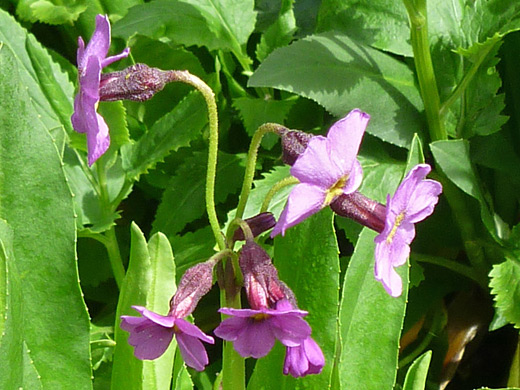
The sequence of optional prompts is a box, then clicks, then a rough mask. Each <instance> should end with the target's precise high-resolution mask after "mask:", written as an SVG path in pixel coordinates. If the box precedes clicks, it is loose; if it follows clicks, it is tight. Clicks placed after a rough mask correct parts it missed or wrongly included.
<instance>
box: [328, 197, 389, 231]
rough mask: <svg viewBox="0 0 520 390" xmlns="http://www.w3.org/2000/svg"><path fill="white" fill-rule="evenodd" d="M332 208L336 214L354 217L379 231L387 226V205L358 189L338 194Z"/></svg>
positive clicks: (362, 223)
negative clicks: (368, 196)
mask: <svg viewBox="0 0 520 390" xmlns="http://www.w3.org/2000/svg"><path fill="white" fill-rule="evenodd" d="M330 208H331V209H332V211H334V212H335V213H336V214H338V215H341V216H342V217H347V218H350V219H353V220H354V221H356V222H357V223H360V224H361V225H363V226H366V227H368V228H370V229H372V230H375V231H376V232H378V233H381V232H382V231H383V229H384V228H385V218H386V207H385V206H384V205H382V204H381V203H379V202H376V201H375V200H372V199H370V198H367V197H366V196H365V195H363V194H361V193H360V192H358V191H356V192H353V193H351V194H343V195H340V196H338V197H337V198H336V199H335V200H334V201H333V202H332V203H331V204H330Z"/></svg>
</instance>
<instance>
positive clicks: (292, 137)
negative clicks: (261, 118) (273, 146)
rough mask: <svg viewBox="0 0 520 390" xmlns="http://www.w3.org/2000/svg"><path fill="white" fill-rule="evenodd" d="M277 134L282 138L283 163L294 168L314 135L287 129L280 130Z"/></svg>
mask: <svg viewBox="0 0 520 390" xmlns="http://www.w3.org/2000/svg"><path fill="white" fill-rule="evenodd" d="M277 133H278V135H279V136H280V137H281V138H282V161H283V162H284V163H285V164H287V165H291V166H292V165H293V164H294V162H295V161H296V159H297V158H298V157H300V155H301V154H302V153H303V151H304V150H305V149H306V148H307V145H308V144H309V141H310V139H311V138H312V137H313V135H312V134H309V133H305V132H303V131H299V130H289V129H286V128H280V129H279V130H278V132H277Z"/></svg>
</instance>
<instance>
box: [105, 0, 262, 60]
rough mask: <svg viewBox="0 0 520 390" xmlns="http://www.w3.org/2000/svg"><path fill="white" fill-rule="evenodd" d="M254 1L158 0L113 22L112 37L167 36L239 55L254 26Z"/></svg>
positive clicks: (137, 8)
mask: <svg viewBox="0 0 520 390" xmlns="http://www.w3.org/2000/svg"><path fill="white" fill-rule="evenodd" d="M253 8H254V2H253V1H252V0H246V1H240V2H236V1H232V0H213V1H211V0H192V1H189V2H188V1H186V2H184V1H176V0H158V1H153V2H151V3H146V4H143V5H138V6H135V7H132V8H131V9H130V11H129V12H128V14H127V15H126V16H125V17H124V18H123V19H121V20H120V21H118V22H117V23H115V24H114V28H113V30H112V33H113V35H114V36H118V37H122V38H125V39H128V38H129V37H130V36H132V35H133V34H136V33H137V34H141V35H146V36H148V37H151V38H159V37H162V36H166V37H168V38H170V39H171V40H173V41H174V42H176V43H179V44H183V45H185V46H192V45H197V46H206V47H207V48H208V49H209V50H219V49H220V50H230V51H233V52H236V54H240V53H241V52H242V48H241V47H242V45H245V43H246V42H247V39H248V38H249V35H251V33H252V32H253V29H254V25H255V12H254V10H253Z"/></svg>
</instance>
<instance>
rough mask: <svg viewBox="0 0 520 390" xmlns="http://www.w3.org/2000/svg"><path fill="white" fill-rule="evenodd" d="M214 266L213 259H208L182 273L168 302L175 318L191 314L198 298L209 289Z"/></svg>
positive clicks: (211, 283)
mask: <svg viewBox="0 0 520 390" xmlns="http://www.w3.org/2000/svg"><path fill="white" fill-rule="evenodd" d="M214 266H215V261H213V260H208V261H206V262H204V263H199V264H197V265H195V266H193V267H191V268H188V269H187V270H186V272H185V273H184V275H182V278H181V280H180V282H179V286H178V287H177V291H176V293H175V295H174V296H173V298H172V300H171V302H170V313H171V314H173V316H174V317H175V318H184V317H186V316H187V315H189V314H191V313H192V312H193V310H195V307H196V306H197V304H198V303H199V301H200V299H201V298H202V297H203V296H204V295H206V294H207V293H208V291H209V290H211V286H213V267H214Z"/></svg>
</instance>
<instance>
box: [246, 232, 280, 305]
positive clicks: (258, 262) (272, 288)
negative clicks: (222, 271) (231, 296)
mask: <svg viewBox="0 0 520 390" xmlns="http://www.w3.org/2000/svg"><path fill="white" fill-rule="evenodd" d="M238 262H239V265H240V269H241V270H242V275H243V276H244V286H245V289H246V295H247V300H248V301H249V305H250V306H251V308H252V309H260V308H266V307H267V308H272V307H274V304H275V303H276V302H277V301H279V300H280V299H283V298H285V289H284V287H285V285H284V284H283V283H282V282H281V281H280V280H279V279H278V271H277V270H276V268H275V267H274V265H273V263H272V262H271V258H270V257H269V255H268V254H267V252H266V251H265V250H263V249H262V247H261V246H260V245H258V244H257V243H255V242H254V241H247V242H246V243H245V245H244V246H243V247H242V250H241V252H240V256H239V259H238Z"/></svg>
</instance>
